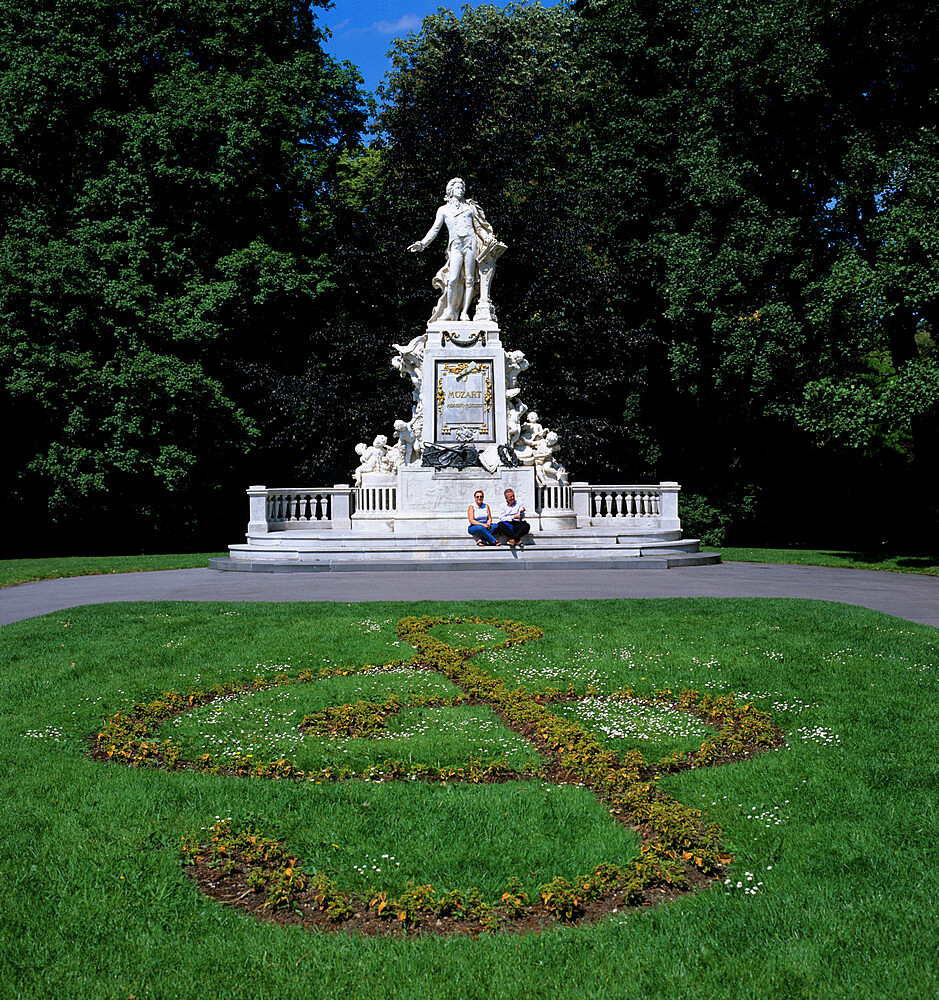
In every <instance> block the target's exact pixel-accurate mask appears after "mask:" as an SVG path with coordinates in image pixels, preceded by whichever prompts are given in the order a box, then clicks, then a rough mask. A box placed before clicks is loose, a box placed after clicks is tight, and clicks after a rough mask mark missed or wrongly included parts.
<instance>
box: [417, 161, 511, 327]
mask: <svg viewBox="0 0 939 1000" xmlns="http://www.w3.org/2000/svg"><path fill="white" fill-rule="evenodd" d="M444 223H446V226H447V235H448V242H447V260H446V263H445V264H444V266H443V267H442V268H441V269H440V270H439V271H438V272H437V274H436V276H435V277H434V282H433V284H434V288H436V289H438V290H439V291H440V298H439V299H438V300H437V305H436V307H435V308H434V311H433V313H432V314H431V317H430V322H431V323H433V322H435V321H436V320H439V319H443V320H463V321H469V319H470V314H469V309H470V305H471V304H472V301H473V298H474V297H475V296H476V295H477V294H478V295H479V305H478V306H477V308H476V314H475V319H477V320H484V319H485V320H489V319H493V320H494V319H495V314H494V312H493V309H492V304H491V302H490V301H489V289H490V286H491V285H492V278H493V275H494V272H495V265H496V261H497V260H498V258H499V257H501V256H502V254H503V253H504V252H505V250H506V245H505V244H504V243H500V242H499V240H498V239H497V238H496V234H495V233H494V232H493V231H492V226H490V225H489V223H488V221H487V220H486V216H485V214H484V212H483V210H482V208H481V207H480V206H479V205H478V204H477V203H476V202H475V201H473V200H472V199H471V198H469V199H468V198H467V197H466V185H465V184H464V183H463V179H462V178H460V177H454V178H452V179H451V180H450V181H449V182H448V184H447V194H446V199H445V201H444V204H443V205H441V206H440V208H438V209H437V216H436V218H435V219H434V224H433V225H432V226H431V227H430V229H429V230H428V231H427V235H426V236H425V237H424V238H423V239H422V240H418V241H417V242H416V243H412V244H411V245H410V246H409V247H408V250H410V251H411V253H419V252H420V251H421V250H426V249H427V247H428V246H429V245H430V244H431V243H432V242H433V240H434V239H435V237H436V236H437V233H439V232H440V229H441V227H442V226H443V225H444Z"/></svg>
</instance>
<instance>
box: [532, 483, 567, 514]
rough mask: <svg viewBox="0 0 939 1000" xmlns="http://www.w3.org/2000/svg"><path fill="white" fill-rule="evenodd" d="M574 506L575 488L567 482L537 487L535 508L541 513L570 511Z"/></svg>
mask: <svg viewBox="0 0 939 1000" xmlns="http://www.w3.org/2000/svg"><path fill="white" fill-rule="evenodd" d="M573 506H574V500H573V490H572V489H571V487H570V486H568V485H566V484H565V483H557V484H555V485H553V486H536V487H535V510H537V511H538V513H539V514H541V513H544V514H548V513H551V512H553V511H567V512H570V510H571V509H572V508H573Z"/></svg>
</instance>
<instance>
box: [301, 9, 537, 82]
mask: <svg viewBox="0 0 939 1000" xmlns="http://www.w3.org/2000/svg"><path fill="white" fill-rule="evenodd" d="M489 2H493V0H489ZM543 2H544V0H543ZM555 2H556V0H555ZM552 5H553V3H552V0H546V2H545V6H547V7H550V6H552ZM441 6H443V7H445V8H449V9H450V10H454V11H456V12H459V11H460V10H461V9H462V8H463V4H462V3H460V4H456V5H452V6H451V5H449V4H440V3H430V2H425V0H385V2H384V3H382V2H381V0H336V3H335V6H334V7H333V8H332V10H328V11H322V10H317V11H316V13H317V15H318V17H319V18H320V21H321V23H323V24H325V25H326V27H327V28H329V30H330V31H331V32H332V35H333V37H332V38H331V39H330V40H329V41H328V42H327V43H326V51H327V52H329V54H330V55H331V56H333V57H335V58H336V59H348V60H349V61H350V62H353V63H355V65H356V66H358V67H359V71H360V72H361V74H362V76H363V77H364V78H365V89H366V90H374V89H375V88H376V87H377V86H378V84H379V83H380V82H381V78H382V77H383V76H384V75H385V72H386V71H387V70H388V69H389V67H390V63H389V61H388V59H387V58H386V56H385V54H386V53H387V52H388V50H389V49H390V48H391V42H392V40H393V39H394V38H399V37H404V36H405V35H407V34H408V32H411V31H414V32H416V31H418V30H419V29H420V26H421V21H422V20H423V19H424V17H425V16H426V15H427V14H433V13H435V12H436V11H437V10H439V8H440V7H441ZM469 6H470V7H481V6H482V4H481V3H471V4H469ZM494 6H497V7H505V6H507V4H506V3H500V2H499V0H494Z"/></svg>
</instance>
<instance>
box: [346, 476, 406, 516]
mask: <svg viewBox="0 0 939 1000" xmlns="http://www.w3.org/2000/svg"><path fill="white" fill-rule="evenodd" d="M372 478H373V479H374V478H377V477H375V476H374V475H373V476H372ZM382 478H385V477H382ZM397 509H398V486H397V481H396V477H394V476H388V477H387V482H384V483H374V482H372V483H369V484H368V485H367V486H366V485H362V486H358V487H356V490H355V512H356V513H357V514H358V515H359V517H360V518H382V519H386V518H388V517H393V516H394V512H395V511H396V510H397Z"/></svg>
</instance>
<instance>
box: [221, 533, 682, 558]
mask: <svg viewBox="0 0 939 1000" xmlns="http://www.w3.org/2000/svg"><path fill="white" fill-rule="evenodd" d="M229 548H230V549H231V550H232V551H235V550H237V551H239V552H241V551H244V550H251V551H275V552H277V551H296V552H359V551H363V550H365V551H369V552H388V553H399V552H409V551H414V552H440V551H446V552H461V551H465V550H467V549H471V548H478V546H476V544H475V542H474V541H473V539H472V538H470V536H469V535H461V536H459V537H456V538H454V537H452V536H448V535H436V536H433V535H432V536H425V537H420V538H414V537H404V538H402V537H400V536H397V535H366V536H362V535H352V534H346V535H339V534H338V533H337V534H335V535H332V534H329V533H324V534H322V535H315V536H313V535H309V536H305V537H297V536H296V535H295V534H294V533H290V534H289V535H288V534H286V533H283V534H270V535H253V536H249V540H248V542H247V544H245V545H232V546H229ZM504 548H508V546H506V545H501V546H487V547H486V549H485V550H483V551H489V550H490V549H491V550H493V551H496V552H498V551H499V550H501V549H504ZM522 548H523V550H529V551H532V552H552V551H553V552H558V551H565V550H573V551H577V552H580V551H591V552H593V551H597V550H599V549H611V550H614V551H618V552H620V553H622V552H623V550H625V549H663V550H669V549H674V550H676V551H681V552H686V551H689V550H692V551H693V550H696V549H697V548H698V540H697V539H694V538H690V539H679V538H674V539H658V538H650V537H648V536H636V535H602V536H590V535H586V536H585V535H580V534H576V535H567V534H561V533H560V532H551V533H550V534H549V533H547V532H546V533H544V534H534V533H533V534H530V535H527V536H526V537H525V539H524V542H523V545H522Z"/></svg>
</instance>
